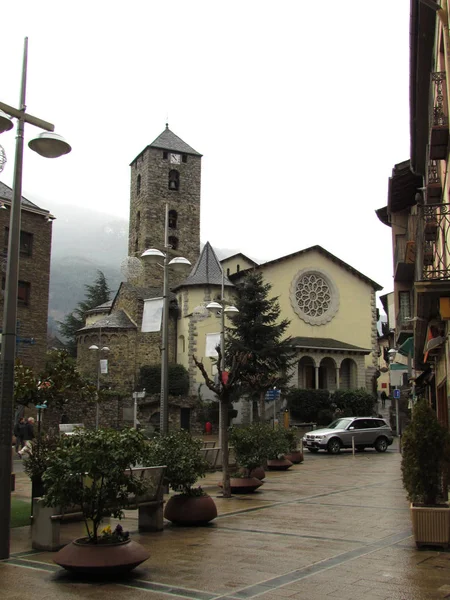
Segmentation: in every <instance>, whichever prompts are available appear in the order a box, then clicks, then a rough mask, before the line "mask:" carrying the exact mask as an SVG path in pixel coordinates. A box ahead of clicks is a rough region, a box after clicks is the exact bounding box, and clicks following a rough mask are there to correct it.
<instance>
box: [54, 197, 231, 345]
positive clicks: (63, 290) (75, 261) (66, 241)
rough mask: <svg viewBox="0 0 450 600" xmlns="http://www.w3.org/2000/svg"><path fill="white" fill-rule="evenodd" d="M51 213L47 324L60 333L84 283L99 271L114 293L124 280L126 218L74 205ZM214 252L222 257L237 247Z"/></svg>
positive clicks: (79, 296)
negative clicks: (59, 323)
mask: <svg viewBox="0 0 450 600" xmlns="http://www.w3.org/2000/svg"><path fill="white" fill-rule="evenodd" d="M54 212H55V216H56V220H55V221H53V240H52V261H51V268H50V301H49V316H48V325H49V331H50V332H51V333H52V334H53V335H59V333H58V326H57V321H62V320H63V319H64V317H65V316H66V315H67V314H69V313H70V312H72V311H73V309H74V308H76V306H77V304H78V302H81V301H82V300H84V297H85V291H86V290H85V287H84V286H85V285H86V284H92V283H93V282H94V280H95V279H96V277H97V271H98V270H100V271H102V272H103V273H104V274H105V277H106V279H107V281H108V285H109V287H110V289H111V290H112V292H113V294H114V293H115V292H116V291H117V290H118V288H119V285H120V282H121V281H123V280H124V279H125V277H124V275H123V274H122V273H121V263H122V262H123V261H124V260H125V259H126V257H127V251H128V220H127V219H124V218H120V217H116V216H114V215H109V214H107V213H101V212H96V211H94V210H89V209H86V208H84V207H83V208H82V209H80V207H77V206H67V205H66V206H64V205H58V206H57V207H55V209H54ZM216 252H217V255H218V256H219V258H225V257H226V256H231V255H232V254H235V253H236V252H238V250H231V249H230V250H228V249H218V250H216Z"/></svg>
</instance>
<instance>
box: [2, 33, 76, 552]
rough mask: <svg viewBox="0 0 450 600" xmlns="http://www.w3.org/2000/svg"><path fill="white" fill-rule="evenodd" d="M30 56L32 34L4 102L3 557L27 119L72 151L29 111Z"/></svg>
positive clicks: (40, 146) (51, 143) (43, 144)
mask: <svg viewBox="0 0 450 600" xmlns="http://www.w3.org/2000/svg"><path fill="white" fill-rule="evenodd" d="M27 59H28V38H25V41H24V52H23V63H22V82H21V88H20V104H19V108H18V109H17V108H14V107H13V106H9V105H8V104H5V103H4V102H0V133H4V132H6V131H9V130H10V129H12V127H13V123H12V121H11V118H15V119H17V135H16V146H15V159H14V175H13V186H12V199H11V214H10V221H9V240H8V259H7V267H6V277H5V296H4V307H3V324H2V349H1V358H0V559H4V558H8V557H9V546H10V510H11V472H12V469H11V440H12V432H13V401H14V359H15V353H16V322H17V293H18V275H19V248H20V221H21V198H22V166H23V146H24V129H25V123H29V124H31V125H35V126H36V127H39V128H41V129H44V130H46V132H50V133H42V134H41V135H40V136H39V138H38V139H37V140H31V141H30V142H29V144H28V146H29V147H30V148H31V150H33V151H35V152H37V153H38V154H40V155H41V156H44V157H46V158H56V157H58V156H62V155H63V154H67V153H69V152H70V151H71V147H70V145H69V144H68V143H67V142H66V141H65V140H64V138H62V137H61V136H59V135H57V134H55V133H53V131H54V129H55V126H54V125H53V124H52V123H48V122H47V121H43V120H42V119H38V118H37V117H33V116H32V115H30V114H28V113H27V112H26V103H25V96H26V79H27Z"/></svg>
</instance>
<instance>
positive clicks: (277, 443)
mask: <svg viewBox="0 0 450 600" xmlns="http://www.w3.org/2000/svg"><path fill="white" fill-rule="evenodd" d="M285 432H286V429H284V427H279V428H278V429H271V430H270V436H269V445H268V450H267V452H268V458H269V459H275V458H278V457H279V456H283V455H284V454H288V453H289V450H290V449H291V448H290V441H289V439H288V437H287V436H286V433H285Z"/></svg>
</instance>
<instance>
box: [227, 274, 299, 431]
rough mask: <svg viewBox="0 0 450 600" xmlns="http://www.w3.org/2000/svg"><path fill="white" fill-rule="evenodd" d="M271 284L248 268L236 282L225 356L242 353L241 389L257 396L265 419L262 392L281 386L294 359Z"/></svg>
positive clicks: (285, 382) (263, 395)
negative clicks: (238, 281) (237, 310)
mask: <svg viewBox="0 0 450 600" xmlns="http://www.w3.org/2000/svg"><path fill="white" fill-rule="evenodd" d="M271 288H272V286H271V285H270V284H269V283H264V279H263V276H262V274H261V273H259V272H257V271H251V272H250V273H248V274H247V275H246V276H245V277H244V279H243V280H242V281H241V282H240V283H238V284H237V286H236V295H235V298H234V304H235V306H236V307H237V308H238V309H239V312H238V313H236V314H234V315H233V317H232V321H233V325H234V327H233V328H228V329H227V338H226V341H227V344H226V354H227V356H230V357H231V356H234V355H245V356H246V361H245V362H244V363H243V364H242V366H241V372H240V374H239V378H240V380H241V384H242V391H245V392H246V393H247V394H248V395H249V396H250V397H251V398H255V397H256V398H257V399H258V400H259V414H260V417H261V420H264V419H265V395H266V392H268V391H269V390H270V389H273V388H274V387H276V388H277V389H281V390H283V388H285V387H286V384H287V380H288V377H287V371H288V368H289V366H290V365H291V362H292V359H293V351H292V347H291V344H290V341H291V340H290V338H284V339H283V336H284V334H285V332H286V329H287V328H288V326H289V323H290V321H289V320H288V319H283V320H281V321H280V320H279V318H280V314H281V309H280V305H279V303H278V298H277V297H274V298H269V293H270V290H271Z"/></svg>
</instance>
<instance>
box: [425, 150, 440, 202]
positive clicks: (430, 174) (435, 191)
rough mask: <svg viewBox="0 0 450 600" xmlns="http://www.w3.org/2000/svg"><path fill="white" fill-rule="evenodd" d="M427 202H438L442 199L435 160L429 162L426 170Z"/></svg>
mask: <svg viewBox="0 0 450 600" xmlns="http://www.w3.org/2000/svg"><path fill="white" fill-rule="evenodd" d="M426 187H427V202H428V203H430V202H440V200H441V198H442V184H441V178H440V177H439V168H438V161H437V160H430V161H429V162H428V169H427V182H426Z"/></svg>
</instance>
